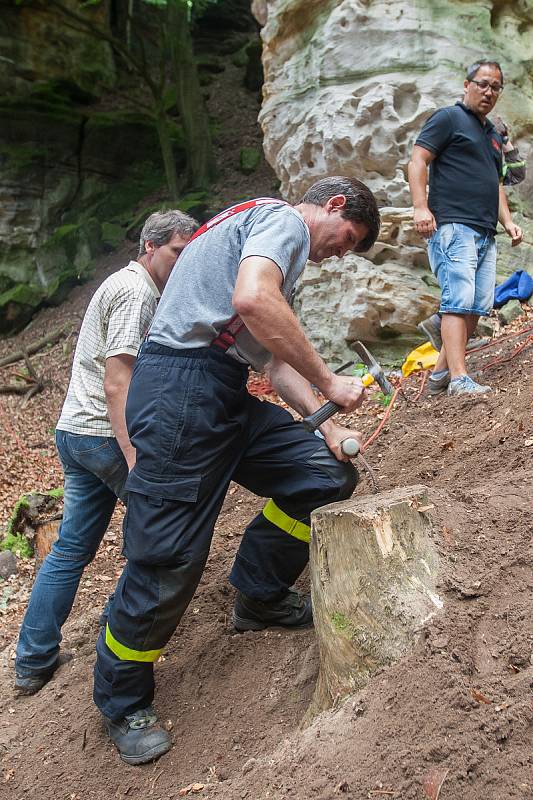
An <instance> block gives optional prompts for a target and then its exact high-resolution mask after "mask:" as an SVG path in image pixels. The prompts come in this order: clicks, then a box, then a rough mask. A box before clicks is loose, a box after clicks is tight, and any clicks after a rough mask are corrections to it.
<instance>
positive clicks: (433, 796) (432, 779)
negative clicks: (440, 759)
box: [422, 767, 450, 800]
mask: <svg viewBox="0 0 533 800" xmlns="http://www.w3.org/2000/svg"><path fill="white" fill-rule="evenodd" d="M449 771H450V770H449V769H445V768H443V767H432V768H431V769H430V770H429V771H428V772H426V774H425V775H424V777H423V778H422V789H423V790H424V794H425V795H426V797H427V798H428V800H439V794H440V790H441V788H442V784H443V783H444V781H445V780H446V776H447V774H448V772H449Z"/></svg>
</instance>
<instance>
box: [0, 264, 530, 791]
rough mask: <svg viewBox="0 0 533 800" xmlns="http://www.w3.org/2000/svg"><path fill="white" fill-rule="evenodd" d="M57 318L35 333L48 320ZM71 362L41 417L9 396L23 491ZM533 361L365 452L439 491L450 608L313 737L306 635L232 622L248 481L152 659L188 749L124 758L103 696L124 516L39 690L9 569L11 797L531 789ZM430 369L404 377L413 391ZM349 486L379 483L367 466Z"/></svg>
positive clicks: (402, 418) (179, 740)
mask: <svg viewBox="0 0 533 800" xmlns="http://www.w3.org/2000/svg"><path fill="white" fill-rule="evenodd" d="M112 266H113V265H112V264H108V265H107V268H109V267H112ZM89 291H90V287H82V288H80V289H79V290H77V292H78V295H75V296H74V297H73V299H72V301H71V303H70V304H69V305H68V307H67V308H64V309H63V310H62V313H63V314H64V315H75V314H76V313H78V312H79V313H81V310H82V307H83V306H84V303H86V301H87V299H88V296H87V295H86V293H88V292H89ZM47 313H48V312H46V314H47ZM46 314H45V315H44V316H43V318H42V319H40V320H39V321H38V323H36V327H35V330H34V332H33V334H32V336H33V335H37V334H39V333H40V332H41V329H42V330H45V329H46V328H49V327H50V326H51V323H52V320H51V318H48V317H47V316H46ZM56 314H57V312H56ZM57 322H58V318H57V316H55V317H54V319H53V324H54V325H55V324H57ZM531 323H532V320H530V322H529V324H531ZM521 324H522V325H523V326H525V325H526V324H527V321H526V320H522V321H521ZM28 337H29V334H28ZM524 339H525V337H524V336H522V337H518V338H516V339H511V340H508V341H504V342H502V343H501V344H500V345H496V346H494V347H492V348H490V349H489V350H486V351H482V352H480V353H479V354H477V355H475V356H472V362H473V365H477V366H478V367H481V366H485V365H487V364H489V362H490V361H491V360H492V359H494V358H495V357H496V356H498V355H499V356H500V357H501V356H502V355H503V356H505V355H509V354H510V353H512V351H513V348H514V346H515V343H516V342H517V341H518V342H520V341H524ZM70 357H71V356H70V355H69V354H68V353H64V352H63V348H62V346H61V345H58V346H56V347H55V348H54V349H53V351H52V352H51V353H49V354H48V355H46V356H43V357H42V359H41V363H42V365H43V366H42V368H43V370H44V371H46V370H48V371H49V372H50V373H53V374H54V375H55V376H56V383H57V386H56V387H55V388H52V389H48V390H47V392H46V393H45V394H43V395H41V397H40V398H39V399H38V405H36V406H34V408H35V409H38V411H37V412H35V413H34V415H33V417H32V418H31V426H29V427H27V426H25V424H24V422H25V418H24V416H23V415H21V414H20V413H19V414H18V415H17V416H16V417H11V416H10V413H9V410H8V409H9V407H10V408H11V410H12V411H13V410H14V403H15V401H13V402H12V401H11V399H9V400H8V401H7V400H6V399H5V398H4V401H3V406H2V408H3V426H2V427H3V429H4V430H5V424H6V423H7V424H8V425H10V426H11V430H12V432H13V433H14V434H16V438H15V439H12V441H11V444H10V449H9V450H6V448H2V463H1V465H0V467H1V469H2V473H3V476H4V481H5V482H7V481H10V482H11V486H6V483H5V484H4V490H3V491H4V493H5V492H9V495H10V497H11V498H13V497H16V496H17V494H18V491H19V488H20V487H24V488H28V480H30V476H31V479H33V480H34V482H35V485H36V486H39V488H49V487H50V486H53V485H57V484H58V483H59V480H60V472H59V469H58V465H57V462H56V460H55V456H54V454H53V448H52V443H51V442H52V437H51V433H48V434H47V430H48V429H49V428H50V427H51V426H53V424H54V420H55V418H56V414H57V410H58V407H59V403H60V401H61V392H62V387H64V386H65V382H66V379H67V377H68V362H69V359H70ZM52 362H53V363H52ZM532 364H533V348H532V347H529V348H526V349H524V350H523V351H522V352H521V353H520V354H518V355H517V356H516V357H515V358H514V359H513V360H511V361H509V362H507V363H503V364H499V365H495V366H492V367H490V366H489V367H488V368H487V369H485V371H484V373H483V377H484V379H485V380H487V381H488V382H490V383H491V384H492V385H493V386H494V387H495V392H494V393H493V394H491V395H488V396H486V397H485V398H480V399H464V400H453V399H449V398H447V397H440V398H434V399H431V398H428V397H427V395H426V394H425V393H423V394H422V396H421V398H420V400H418V401H417V402H412V403H409V404H408V403H407V402H406V401H404V400H401V399H399V400H398V401H397V404H396V406H395V408H394V409H393V413H392V415H391V419H390V422H389V423H388V425H387V426H386V427H385V429H384V431H383V433H382V435H381V436H380V437H379V438H378V440H377V441H376V443H375V444H374V445H372V446H371V447H370V448H369V450H368V457H369V459H370V461H371V463H372V464H373V465H374V467H376V471H377V474H378V476H379V481H380V486H381V487H382V488H383V489H386V488H390V487H393V486H397V485H409V484H416V483H425V484H426V485H427V486H428V487H429V490H430V497H431V502H432V503H433V504H434V506H435V508H434V509H433V510H432V511H431V512H430V513H431V514H432V516H433V520H434V525H435V534H434V535H435V539H436V541H437V544H438V547H439V550H440V552H441V577H440V585H439V592H440V594H441V596H442V597H443V599H444V603H445V605H444V611H443V613H442V614H440V615H439V616H437V617H436V618H434V619H433V621H432V622H431V624H430V625H428V627H427V628H426V629H425V631H424V635H423V636H422V637H421V638H420V640H419V642H418V643H417V644H416V647H415V649H414V651H413V653H412V654H411V655H410V656H409V657H407V658H405V659H404V660H402V661H401V662H399V663H398V664H396V665H394V666H393V667H391V668H389V669H387V670H385V671H383V672H382V673H381V674H379V675H377V676H376V677H375V678H374V680H373V682H372V683H371V684H370V685H369V686H368V687H367V688H366V689H365V690H364V691H362V692H361V693H359V694H358V695H356V696H353V697H351V698H349V700H348V701H347V702H346V703H345V704H343V705H342V706H340V707H339V708H337V709H336V710H334V711H333V712H329V713H326V714H323V715H322V716H320V717H319V718H318V719H317V720H316V721H315V723H314V724H313V725H312V726H311V727H310V728H309V729H307V730H306V731H305V732H303V733H302V732H300V731H299V730H298V724H299V721H300V719H301V718H302V716H303V714H304V712H305V709H306V707H307V704H308V702H309V698H310V696H311V693H312V689H313V682H314V679H315V677H316V668H317V650H316V643H315V638H314V634H313V632H304V633H298V634H290V633H286V632H279V631H267V632H265V633H259V634H246V635H244V636H238V635H235V634H233V632H232V629H231V627H230V625H229V622H228V619H229V615H230V611H231V606H232V592H233V590H232V589H231V587H229V586H228V583H227V574H228V571H229V569H230V565H231V561H232V558H233V555H234V553H235V551H236V548H237V546H238V542H239V535H240V534H241V532H242V530H243V527H244V525H245V524H246V521H247V520H248V519H249V518H250V517H251V516H252V515H253V514H254V513H255V512H256V511H257V510H258V509H259V508H260V507H261V501H260V500H259V499H257V498H254V497H253V496H251V495H250V494H248V493H247V492H245V491H244V490H242V489H240V488H239V487H232V489H231V491H230V493H229V494H228V497H227V499H226V503H225V506H224V510H223V513H222V515H221V517H220V520H219V524H218V526H217V531H216V534H215V539H214V544H213V548H212V553H211V557H210V560H209V564H208V567H207V570H206V573H205V576H204V579H203V581H202V583H201V585H200V587H199V590H198V593H197V596H196V597H195V599H194V600H193V602H192V603H191V606H190V607H189V610H188V612H187V614H186V616H185V618H184V621H183V624H182V626H181V628H180V630H179V631H178V632H177V633H176V635H175V636H174V637H173V639H172V640H171V642H170V643H169V645H168V647H167V648H166V651H165V656H164V660H162V662H161V663H160V664H159V665H158V667H157V685H158V690H157V707H158V710H159V712H160V714H161V716H162V718H163V719H165V720H170V721H171V722H170V724H171V725H172V734H173V737H174V741H175V747H174V748H173V750H172V751H171V752H170V753H169V754H168V755H166V756H164V757H163V758H162V759H160V761H158V762H157V763H156V764H152V765H148V766H145V767H143V768H133V767H127V766H125V765H123V764H122V763H121V762H120V761H119V759H118V757H117V755H116V752H115V751H114V749H113V747H112V746H111V745H110V744H109V742H108V741H107V739H106V737H105V735H104V733H103V730H102V727H101V724H100V721H99V718H98V714H97V712H96V710H95V708H94V706H93V704H92V700H91V682H92V681H91V679H92V666H93V662H94V641H95V638H96V635H97V627H98V626H97V620H98V615H99V612H100V608H101V605H102V603H103V601H104V599H105V596H106V595H107V593H108V591H109V590H110V588H111V587H112V585H113V582H114V581H115V579H116V576H117V575H118V574H119V573H120V569H121V559H120V555H119V552H120V518H121V512H120V511H118V512H117V514H116V517H115V519H114V521H113V525H112V528H111V530H110V532H109V533H108V535H107V536H106V540H105V541H104V543H103V545H102V547H101V549H100V552H99V554H98V556H97V558H96V560H95V561H94V562H93V564H92V565H91V566H90V567H89V569H88V570H87V572H86V575H85V577H84V579H83V582H82V586H81V591H80V593H79V595H78V599H77V602H76V606H75V609H74V611H73V614H72V616H71V619H70V621H69V623H68V624H67V626H66V629H65V642H64V645H65V647H66V648H68V649H70V650H72V651H73V652H74V660H73V661H72V662H70V663H69V664H67V665H65V666H64V667H62V668H61V670H60V671H59V673H58V675H57V677H56V678H55V679H54V680H53V681H52V682H51V683H50V684H49V685H48V686H47V687H46V688H45V689H44V690H43V691H42V692H41V693H40V694H39V695H37V696H35V697H33V698H29V699H16V698H15V697H14V695H13V692H12V689H11V685H12V679H13V674H12V654H13V647H14V643H15V640H16V625H17V623H18V621H19V620H20V618H21V613H22V610H23V607H24V594H25V592H27V590H28V589H29V586H30V584H31V579H32V575H31V568H30V567H27V568H26V570H25V571H23V572H22V574H21V575H19V576H17V577H16V578H15V579H12V580H11V582H10V583H9V584H8V587H7V588H11V589H12V590H13V593H12V595H11V597H10V598H9V599H8V603H7V609H6V612H5V613H4V617H3V621H4V623H5V624H4V626H3V636H4V644H5V645H6V647H5V649H4V650H3V652H2V654H1V655H0V659H1V665H0V759H1V760H0V765H1V767H0V768H1V778H0V780H2V781H3V784H2V797H5V798H6V800H20V799H21V798H26V797H28V796H30V795H33V794H34V793H35V791H36V790H37V792H38V794H39V796H40V797H42V798H45V799H46V800H48V798H50V800H51V799H52V798H65V799H68V800H78V798H84V800H85V798H94V800H104V798H105V800H107V799H108V798H115V797H116V798H124V797H127V798H130V800H131V798H141V797H142V798H144V797H150V798H152V797H153V798H159V799H160V800H170V798H176V797H179V796H181V795H180V794H179V792H180V789H183V788H184V787H187V786H189V785H190V784H191V783H193V782H197V783H198V784H204V788H203V789H201V790H199V792H198V796H199V797H206V798H207V797H208V798H224V799H225V800H239V799H240V798H251V799H253V800H260V799H261V800H262V799H263V798H265V800H266V798H276V799H279V800H281V799H282V798H283V799H284V798H291V800H307V799H308V798H320V799H321V800H329V798H332V800H333V799H334V798H335V797H337V796H345V797H347V798H354V799H357V800H359V799H360V798H368V797H369V798H379V797H392V798H404V799H405V800H407V799H408V798H424V797H426V794H424V792H423V789H422V782H423V779H424V776H425V775H426V774H427V773H428V771H429V770H431V769H433V768H436V767H438V768H441V769H443V770H447V773H446V779H445V781H444V784H443V786H442V790H441V794H440V798H441V800H459V799H460V800H474V799H475V800H478V798H480V797H483V798H484V800H500V799H501V798H527V797H531V796H532V794H533V780H532V774H533V770H532V766H533V765H532V748H531V745H532V738H533V737H532V731H533V727H532V721H533V702H532V698H531V687H532V684H533V664H532V652H533V625H532V614H531V610H532V594H533V575H532V572H531V533H532V524H531V510H530V509H531V485H532V479H533V459H532V455H533V447H531V446H530V445H531V440H532V437H533V427H532V419H531V408H532V402H533V384H532V374H533V368H532ZM52 367H53V368H52ZM417 380H418V378H413V379H410V380H409V381H408V382H407V383H406V393H407V394H408V395H410V396H413V395H414V393H415V390H414V388H411V387H415V386H416V385H417ZM16 402H18V400H17V401H16ZM32 402H33V403H36V402H37V401H32ZM10 403H11V406H9V404H10ZM6 410H7V413H6ZM379 411H380V408H379V406H378V405H377V404H376V403H375V402H372V401H370V402H369V403H368V404H367V407H366V409H365V411H364V413H362V414H360V415H358V416H357V418H356V420H355V424H356V425H357V426H359V427H360V428H362V429H363V430H365V432H366V433H370V432H371V431H372V430H373V429H375V427H376V424H377V419H376V413H378V412H379ZM28 413H29V412H28ZM37 470H39V472H37ZM356 491H357V493H358V494H364V493H367V492H369V491H370V488H369V484H368V481H367V480H366V478H363V479H362V481H361V484H360V486H359V487H358V489H357V490H356ZM304 585H305V577H304ZM4 591H5V589H4ZM17 593H18V596H17ZM443 774H444V773H443Z"/></svg>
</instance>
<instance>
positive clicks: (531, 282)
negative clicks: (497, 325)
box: [494, 269, 533, 308]
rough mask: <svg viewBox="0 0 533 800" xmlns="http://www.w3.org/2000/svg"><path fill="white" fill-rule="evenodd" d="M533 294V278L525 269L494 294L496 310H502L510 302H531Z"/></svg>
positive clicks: (520, 270) (519, 271) (512, 276)
mask: <svg viewBox="0 0 533 800" xmlns="http://www.w3.org/2000/svg"><path fill="white" fill-rule="evenodd" d="M532 294H533V278H532V277H531V275H530V274H529V273H528V272H526V271H525V270H524V269H517V270H516V272H513V274H512V275H511V276H510V277H509V278H507V280H506V281H504V282H503V283H500V285H499V286H497V287H496V289H495V292H494V308H501V307H502V306H504V305H505V304H506V303H507V302H508V301H509V300H521V301H522V302H523V301H524V300H529V298H530V297H531V295H532Z"/></svg>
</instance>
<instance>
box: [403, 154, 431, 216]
mask: <svg viewBox="0 0 533 800" xmlns="http://www.w3.org/2000/svg"><path fill="white" fill-rule="evenodd" d="M407 172H408V176H409V189H410V190H411V197H412V200H413V206H414V208H427V204H428V201H427V192H426V186H427V173H428V170H427V166H426V164H425V163H424V162H423V161H422V160H421V159H420V160H416V159H413V160H412V161H410V162H409V166H408V168H407Z"/></svg>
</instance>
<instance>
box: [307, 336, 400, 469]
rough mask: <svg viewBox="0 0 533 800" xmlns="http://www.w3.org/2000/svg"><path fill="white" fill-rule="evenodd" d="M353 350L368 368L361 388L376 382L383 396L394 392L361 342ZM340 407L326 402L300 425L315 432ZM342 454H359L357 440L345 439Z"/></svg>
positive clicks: (344, 367) (351, 455) (331, 402)
mask: <svg viewBox="0 0 533 800" xmlns="http://www.w3.org/2000/svg"><path fill="white" fill-rule="evenodd" d="M354 350H355V351H356V353H357V355H358V356H359V358H360V359H361V361H362V362H363V364H364V365H365V366H366V367H368V372H367V374H366V375H363V377H362V378H361V383H362V384H363V386H365V387H366V386H371V385H372V384H373V383H374V382H376V383H377V384H378V385H379V387H380V389H381V391H382V392H383V394H386V395H390V394H392V393H393V392H394V387H393V386H392V384H391V383H390V382H389V381H388V380H387V377H386V375H385V373H384V372H383V369H382V367H380V365H379V364H378V362H377V361H376V359H375V358H374V356H373V355H372V353H370V352H369V351H368V350H367V348H366V347H365V346H364V344H363V343H362V342H355V344H354ZM353 363H355V362H351V363H349V364H344V365H343V367H341V369H340V370H338V371H342V370H343V369H346V368H347V367H348V366H353ZM340 408H341V407H340V406H338V405H337V404H336V403H334V402H333V401H332V400H328V402H327V403H324V405H323V406H322V407H321V408H319V409H318V410H317V411H315V412H314V413H313V414H310V415H309V416H308V417H304V419H303V420H302V424H303V426H304V428H305V429H306V430H308V431H311V432H312V431H315V430H316V429H317V428H319V427H320V425H322V423H324V422H325V421H326V420H327V419H329V418H330V417H332V416H333V414H336V413H337V411H340ZM341 449H342V452H343V453H344V455H346V456H350V457H353V456H356V455H357V453H358V452H359V442H358V441H357V439H345V440H344V441H343V442H342V445H341Z"/></svg>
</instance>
